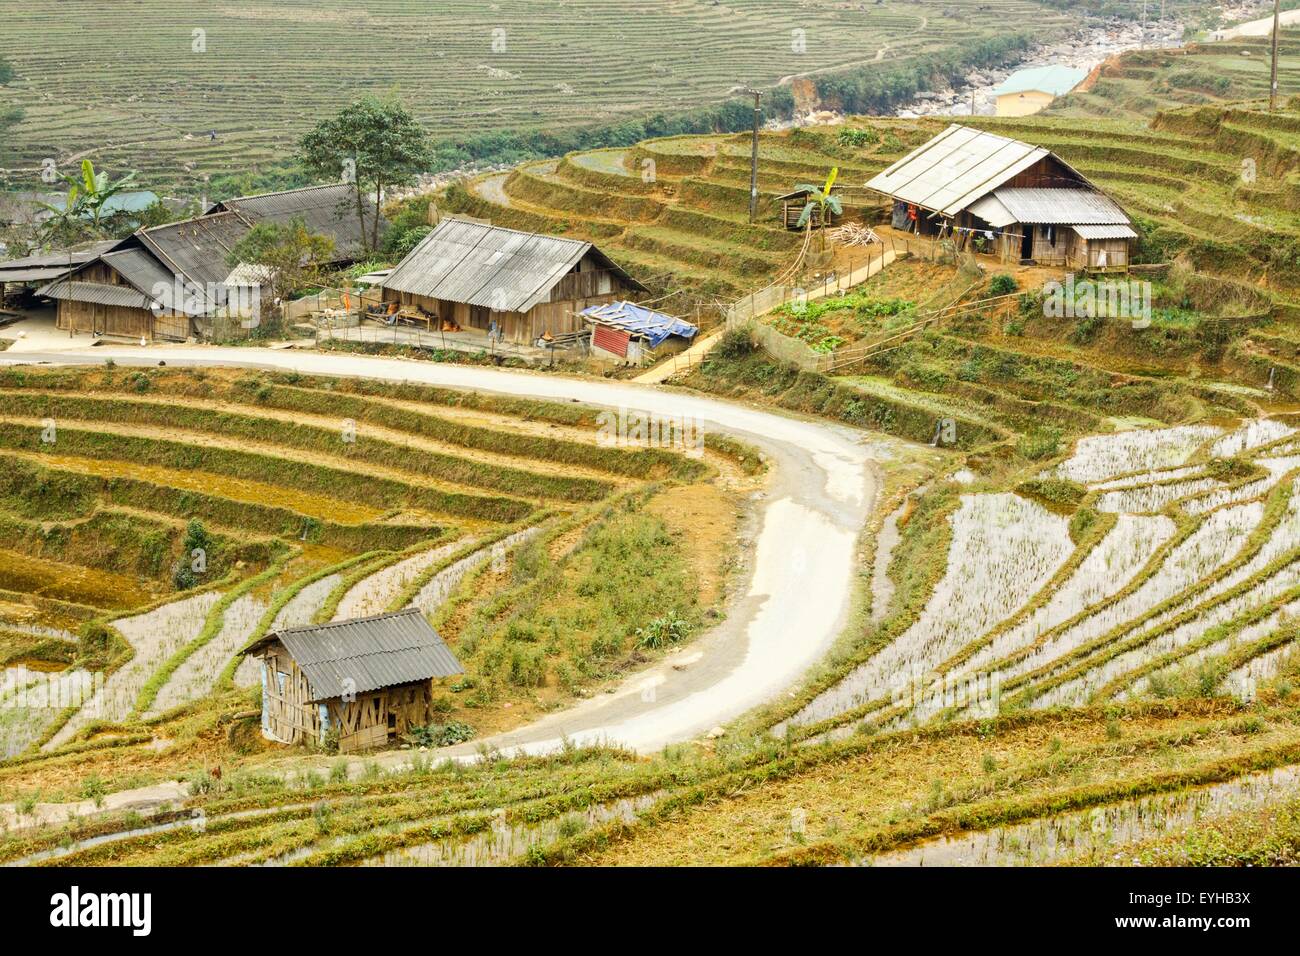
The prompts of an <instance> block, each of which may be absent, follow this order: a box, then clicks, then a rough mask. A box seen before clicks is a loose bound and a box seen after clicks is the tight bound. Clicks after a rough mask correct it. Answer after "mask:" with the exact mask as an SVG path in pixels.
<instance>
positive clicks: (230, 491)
mask: <svg viewBox="0 0 1300 956" xmlns="http://www.w3.org/2000/svg"><path fill="white" fill-rule="evenodd" d="M23 457H26V458H30V459H31V460H32V461H36V462H39V463H41V464H44V465H50V466H53V467H56V468H63V469H66V470H68V471H75V472H78V473H80V474H86V475H95V476H96V477H100V478H135V479H137V480H139V481H147V482H150V483H151V484H155V485H161V486H162V487H164V488H177V489H181V490H184V491H198V492H202V493H204V494H209V495H217V496H219V497H222V498H230V499H232V500H234V501H245V502H248V503H250V504H256V505H265V506H267V507H272V508H287V509H288V510H290V511H296V512H298V514H302V515H307V516H308V517H311V518H322V519H327V520H330V521H337V522H339V523H340V524H360V523H361V522H363V521H375V520H377V519H378V518H381V517H382V516H383V515H384V512H383V511H382V510H380V509H377V508H371V507H368V506H366V505H363V504H359V503H357V502H355V501H343V500H342V499H339V498H331V497H328V496H326V495H315V494H311V493H310V492H305V491H295V490H294V489H292V488H283V487H280V486H279V485H268V484H265V483H263V482H260V481H246V480H244V479H240V478H227V477H225V476H224V475H214V474H209V473H207V472H202V471H177V470H174V469H171V468H160V467H157V466H154V465H142V464H138V463H136V462H130V461H118V460H114V459H104V460H100V459H95V458H81V457H77V456H73V455H25V456H23Z"/></svg>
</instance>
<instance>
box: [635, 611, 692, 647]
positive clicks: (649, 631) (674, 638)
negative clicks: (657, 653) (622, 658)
mask: <svg viewBox="0 0 1300 956" xmlns="http://www.w3.org/2000/svg"><path fill="white" fill-rule="evenodd" d="M690 632H691V626H690V624H688V623H687V622H686V621H683V620H682V619H681V618H679V617H673V616H671V615H666V616H664V617H657V618H655V619H654V620H653V621H651V622H650V623H649V624H647V625H645V627H638V628H637V629H636V646H637V647H642V648H647V649H657V648H660V647H666V646H667V645H669V644H677V643H679V642H681V641H683V640H685V639H686V636H687V635H688V634H690Z"/></svg>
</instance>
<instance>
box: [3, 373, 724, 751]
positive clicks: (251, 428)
mask: <svg viewBox="0 0 1300 956" xmlns="http://www.w3.org/2000/svg"><path fill="white" fill-rule="evenodd" d="M0 391H3V392H4V393H5V408H6V411H5V414H4V416H3V422H0V432H2V433H3V434H2V437H0V457H2V458H3V459H4V461H5V468H6V472H7V477H6V479H5V482H4V489H3V490H4V499H3V502H0V529H3V541H0V545H3V547H4V548H5V552H6V553H9V554H12V555H13V559H12V562H11V563H10V564H4V565H0V587H3V588H6V589H8V590H7V592H6V593H9V594H12V595H13V596H14V599H13V601H12V602H10V603H2V604H0V631H3V633H4V634H6V635H8V637H7V644H6V659H7V660H10V661H13V662H15V666H18V667H22V668H27V670H20V671H15V672H14V674H15V676H14V677H13V678H12V679H7V682H6V685H5V687H6V692H10V691H17V690H18V689H19V688H20V686H21V684H22V682H23V681H25V680H28V679H29V678H28V677H25V676H23V675H26V674H32V673H37V672H36V671H34V670H32V668H36V667H40V668H41V672H44V671H52V672H56V673H63V672H65V671H66V672H67V673H69V674H71V673H74V672H77V671H78V670H80V669H83V668H84V669H86V670H90V671H95V672H98V673H101V674H103V675H104V679H103V684H102V687H97V688H94V692H93V694H91V695H89V698H88V699H84V700H82V699H78V700H76V701H73V702H71V703H69V704H67V705H56V704H51V705H50V706H34V707H32V708H6V711H5V720H4V722H3V723H2V724H0V731H2V732H3V735H4V741H3V743H4V754H5V755H6V756H9V757H12V756H14V755H16V754H17V753H19V752H20V751H28V752H36V750H37V749H43V750H44V752H47V753H56V754H57V753H59V752H61V751H62V749H63V748H65V747H67V746H73V747H76V746H77V745H78V744H79V743H84V741H85V740H87V739H99V738H101V737H104V738H105V739H120V738H122V737H123V736H125V737H127V738H129V737H130V736H131V735H132V734H134V733H138V732H140V731H141V729H142V728H149V727H150V726H155V725H157V724H158V722H160V721H161V722H163V723H166V722H167V721H168V720H169V719H170V718H172V717H173V716H174V715H176V714H178V713H186V712H196V709H197V712H211V710H212V708H216V709H217V710H218V711H220V710H221V709H222V708H223V707H228V706H229V705H230V704H231V703H232V702H236V706H237V702H238V701H240V700H242V699H244V698H245V697H246V694H247V691H245V690H242V689H238V688H247V687H250V686H252V685H254V684H255V683H256V681H257V680H258V676H257V674H256V671H255V670H254V669H252V668H251V667H250V666H247V665H242V666H241V658H242V651H243V649H244V648H245V647H246V646H247V645H248V644H249V643H250V642H252V641H253V640H255V639H257V638H258V637H260V636H261V635H263V634H265V633H267V632H268V631H270V630H271V629H274V628H281V627H288V626H294V625H300V624H305V623H310V622H312V621H327V620H338V619H344V618H352V617H361V616H366V615H371V614H378V613H383V612H385V611H389V610H396V609H399V608H401V607H404V606H406V605H407V604H415V605H416V606H418V607H420V608H421V609H422V610H423V611H424V612H425V613H426V614H430V615H432V614H434V613H435V612H437V611H438V610H439V609H440V608H441V607H442V605H443V604H444V603H445V602H447V601H448V599H450V598H451V597H452V596H453V595H456V594H457V593H458V588H460V587H461V584H462V582H463V581H464V580H465V579H466V577H467V576H483V575H486V576H487V577H488V578H489V579H491V580H492V581H497V580H498V578H499V577H500V576H502V575H512V576H513V577H512V578H511V580H514V581H516V582H520V581H524V580H527V575H526V574H525V573H524V572H521V571H519V570H512V568H513V566H514V562H515V556H516V554H517V553H519V552H520V551H521V549H523V548H524V547H525V545H526V544H527V543H528V542H529V541H531V540H532V539H533V538H534V537H537V536H539V535H540V536H542V537H541V538H540V539H539V540H546V541H551V540H565V541H572V540H573V539H572V536H573V535H579V536H581V535H584V534H586V535H592V536H594V538H595V539H596V540H599V536H600V534H601V533H602V530H603V529H605V528H606V526H607V524H608V523H609V522H610V520H611V519H610V515H611V514H612V512H610V511H608V509H610V508H611V507H614V505H615V503H618V507H619V508H620V509H624V510H625V511H626V512H627V514H628V515H629V516H630V515H634V514H640V510H641V508H642V507H643V506H644V505H645V504H646V503H647V502H650V501H653V499H654V497H655V496H656V494H658V493H659V490H660V489H661V488H667V487H671V488H676V487H681V486H686V487H690V486H692V485H693V484H694V483H696V482H699V481H701V480H704V479H707V478H710V477H711V476H714V475H715V474H716V466H715V464H713V463H712V461H713V459H716V460H717V461H719V462H722V463H723V465H724V467H725V468H727V469H730V470H734V471H736V472H737V473H738V474H739V473H740V469H739V468H738V467H737V466H736V465H735V464H728V463H727V462H728V461H730V460H729V459H726V458H725V457H718V456H716V455H714V454H713V453H710V457H709V458H706V459H699V458H696V457H687V456H686V455H684V454H681V453H679V452H676V451H673V450H670V449H662V448H654V447H615V446H610V445H606V444H601V442H600V441H599V439H598V435H597V432H596V424H597V423H596V421H595V418H594V413H592V412H590V411H586V410H579V409H577V408H569V407H565V406H558V405H547V404H545V403H530V402H521V401H512V400H492V399H487V398H467V397H466V396H464V395H460V394H456V393H451V392H443V391H440V390H438V389H430V388H419V387H414V386H379V385H368V384H367V383H363V382H361V383H355V382H354V383H348V384H347V385H339V384H336V383H334V382H320V381H313V380H309V379H304V378H302V377H300V376H297V375H275V376H271V375H259V374H251V373H249V374H236V373H224V372H216V373H207V372H183V371H174V372H173V371H166V370H159V369H156V370H149V371H144V372H129V373H119V372H117V371H116V370H115V369H113V368H112V367H111V365H110V366H107V367H105V368H103V369H99V370H91V371H79V372H72V371H44V372H40V371H38V372H30V371H19V370H9V371H7V372H6V373H5V374H4V375H3V376H0ZM629 520H630V519H629ZM645 520H647V521H648V520H650V519H648V518H647V519H645ZM196 535H197V537H196ZM584 540H585V539H584ZM663 542H664V543H662V544H657V545H655V546H654V547H650V548H648V549H647V557H655V558H656V559H662V555H661V554H660V552H659V551H656V550H655V548H656V547H658V548H660V549H663V548H667V547H669V544H668V542H667V539H663ZM192 546H196V547H197V550H195V551H191V550H190V549H191V547H192ZM568 547H569V548H570V549H571V550H572V549H574V546H573V544H572V543H570V544H569V545H568ZM576 550H578V551H581V548H580V547H579V548H577V549H576ZM196 555H197V556H198V563H197V564H196V563H195V557H196ZM557 555H558V552H557ZM546 566H547V563H546V562H545V561H541V562H539V561H538V560H537V559H534V560H533V565H531V567H532V568H533V570H532V572H530V573H532V574H537V573H540V572H541V571H542V570H544V569H545V568H546ZM182 572H184V573H182ZM548 573H549V574H556V573H560V572H559V571H558V569H557V571H553V572H548ZM38 575H44V578H42V579H41V580H44V579H45V578H48V580H49V582H50V583H49V584H48V585H41V581H40V580H37V576H38ZM115 582H130V586H127V585H126V584H122V585H120V586H119V584H118V583H115ZM535 584H536V582H535ZM636 624H637V622H636V620H635V619H633V620H630V621H629V622H628V624H627V626H636ZM447 633H448V637H449V639H452V640H453V643H454V631H448V632H447ZM484 636H486V635H484ZM484 636H481V637H480V641H482V640H483V637H484ZM10 645H12V646H10ZM74 647H75V648H77V649H76V650H72V651H70V649H71V648H74ZM628 650H629V648H623V649H622V653H627V651H628ZM460 653H461V654H462V655H463V656H465V657H466V661H467V663H468V661H469V659H470V658H471V657H472V655H473V653H474V649H473V648H467V647H461V648H460ZM554 653H555V654H559V653H560V652H559V651H558V650H556V651H555V652H554ZM566 653H567V652H566ZM573 653H575V654H576V653H578V652H577V651H576V650H574V651H573ZM601 653H602V654H604V655H606V657H607V658H608V659H609V660H610V661H616V660H618V659H619V653H620V652H619V650H618V649H617V648H615V647H614V646H607V647H605V648H604V649H603V650H602V652H601ZM560 656H561V658H564V655H563V654H561V655H560ZM492 660H495V658H492ZM572 662H573V663H574V664H582V665H583V666H584V667H587V666H588V664H589V663H590V662H587V661H585V659H583V658H580V657H575V658H573V661H572ZM509 663H510V662H509V659H508V658H507V660H506V665H507V672H508V669H509ZM537 664H538V666H540V667H541V670H539V671H538V672H537V674H538V680H542V679H543V678H544V677H545V665H544V664H543V663H542V661H540V660H539V661H538V662H537ZM565 666H569V665H568V664H566V665H565ZM602 666H603V665H602ZM470 667H471V670H473V665H470ZM596 670H598V668H597V669H591V670H589V673H590V674H595V673H596ZM500 680H501V678H500V677H499V676H492V674H491V672H489V671H487V670H484V671H482V672H479V673H476V674H472V675H471V677H469V678H467V679H466V685H467V686H468V687H475V686H476V685H477V687H478V691H477V694H478V696H477V698H476V707H478V708H479V709H480V710H483V711H485V712H486V715H487V716H486V719H487V720H488V721H489V723H492V722H496V723H501V722H504V723H505V724H508V723H509V722H510V720H511V718H512V715H511V714H510V713H509V712H508V709H509V706H510V705H509V703H508V700H509V698H510V696H511V694H512V693H515V692H518V689H519V688H518V687H515V685H512V684H510V682H509V680H505V683H504V684H500V685H498V681H500ZM568 680H569V683H567V684H566V685H565V686H566V688H567V690H564V691H560V690H556V691H554V693H557V694H559V693H569V692H571V691H572V690H573V689H574V687H576V686H578V684H580V683H581V680H582V679H580V678H577V677H576V675H575V676H574V677H570V678H568ZM520 686H524V685H520ZM512 687H515V689H514V691H512V690H511V689H510V688H512ZM494 688H495V689H494ZM85 696H86V695H83V697H85ZM503 702H504V703H505V704H506V711H504V712H501V713H498V711H500V706H499V705H500V704H501V703H503ZM526 711H527V708H524V707H521V708H519V709H518V711H517V714H519V715H520V716H519V719H523V715H524V714H525V712H526ZM471 717H473V715H471ZM473 719H475V720H478V719H479V718H473ZM516 722H517V721H516ZM494 725H495V724H494ZM145 732H146V733H148V732H149V731H148V730H147V729H145Z"/></svg>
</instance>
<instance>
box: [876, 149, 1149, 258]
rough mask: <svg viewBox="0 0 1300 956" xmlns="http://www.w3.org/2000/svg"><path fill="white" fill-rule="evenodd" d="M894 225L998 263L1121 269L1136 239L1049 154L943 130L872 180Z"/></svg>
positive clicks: (1113, 209) (1112, 209)
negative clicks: (890, 204)
mask: <svg viewBox="0 0 1300 956" xmlns="http://www.w3.org/2000/svg"><path fill="white" fill-rule="evenodd" d="M867 188H868V189H871V190H874V191H876V192H878V193H882V194H883V195H885V196H888V197H889V198H890V199H891V200H892V201H893V217H892V223H893V225H894V227H895V228H899V229H905V230H907V231H909V232H914V233H917V234H918V235H923V236H943V237H948V238H952V239H953V240H954V241H955V242H956V243H957V245H958V247H959V248H974V249H977V250H979V251H982V252H989V253H993V254H996V255H999V256H1000V257H1001V258H1002V259H1003V260H1004V261H1011V262H1025V263H1035V264H1038V265H1048V266H1064V267H1067V268H1070V269H1081V270H1088V271H1103V272H1114V271H1127V270H1128V267H1129V262H1130V260H1131V258H1132V254H1133V247H1134V244H1135V242H1136V240H1137V232H1135V231H1134V229H1133V226H1132V223H1131V221H1130V220H1129V217H1128V215H1127V214H1126V213H1125V212H1124V210H1123V209H1122V208H1120V206H1119V204H1118V203H1116V202H1115V201H1114V200H1113V199H1111V198H1110V197H1109V196H1108V195H1106V194H1105V193H1104V192H1103V191H1102V190H1100V189H1099V188H1097V187H1096V186H1094V185H1093V184H1092V183H1091V182H1089V181H1088V179H1087V178H1086V177H1084V176H1083V174H1081V173H1079V172H1078V171H1077V170H1075V169H1074V168H1073V167H1071V166H1070V165H1069V164H1068V163H1066V162H1065V161H1064V160H1062V159H1060V158H1059V157H1058V156H1056V155H1055V154H1054V153H1052V152H1051V151H1050V150H1047V149H1043V148H1042V147H1038V146H1031V145H1030V144H1028V143H1022V142H1020V141H1018V140H1014V139H1008V138H1007V137H1005V136H997V135H995V134H993V133H987V132H984V131H983V130H978V129H975V128H974V127H971V126H959V125H956V124H954V125H952V126H949V127H948V128H947V129H946V130H944V131H943V132H942V133H940V134H939V135H938V136H936V137H934V138H933V139H932V140H930V141H929V142H927V143H925V144H924V145H922V146H920V147H918V148H917V149H915V150H913V151H912V152H910V153H908V154H907V155H906V156H904V157H903V158H902V159H900V160H899V161H898V162H896V163H894V164H893V165H892V166H890V167H889V168H888V169H886V170H885V171H884V172H882V173H880V174H879V175H877V176H875V177H874V178H872V179H871V180H870V181H869V182H868V183H867Z"/></svg>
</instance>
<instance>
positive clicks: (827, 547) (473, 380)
mask: <svg viewBox="0 0 1300 956" xmlns="http://www.w3.org/2000/svg"><path fill="white" fill-rule="evenodd" d="M110 358H111V359H113V361H114V362H115V363H117V364H118V365H157V364H158V363H159V362H160V361H165V362H166V363H167V365H169V366H236V367H242V368H258V369H267V370H280V371H298V372H301V373H303V374H309V375H340V376H354V377H365V378H374V379H382V380H388V381H399V382H417V383H422V384H429V385H440V386H446V387H451V388H461V389H469V390H474V391H485V392H494V393H498V394H504V395H513V396H520V397H529V398H541V399H551V400H557V399H558V400H561V401H563V400H571V401H579V402H583V403H584V404H590V405H597V406H605V407H610V408H624V409H629V410H632V411H648V410H653V411H654V412H655V413H656V414H658V415H660V416H690V417H692V418H694V419H697V420H698V421H699V422H700V425H701V427H703V428H705V429H716V430H717V431H719V432H725V433H727V434H729V435H734V436H735V437H736V438H738V439H741V440H743V441H746V442H749V443H750V444H752V445H754V446H756V447H758V448H759V449H760V450H762V451H763V453H764V454H765V455H766V456H767V458H768V463H769V471H770V477H769V481H768V487H767V490H766V493H765V496H764V498H763V499H762V501H761V502H759V529H760V530H759V533H758V537H757V542H756V549H755V553H754V557H753V560H752V562H751V565H750V573H751V576H750V580H749V583H748V588H747V589H746V591H745V593H744V594H743V595H739V596H738V597H736V598H735V599H733V601H732V603H731V605H730V606H729V607H728V609H727V618H726V619H725V620H724V621H723V622H722V623H721V624H719V625H717V626H716V627H714V628H712V629H711V630H710V631H709V632H707V633H706V634H703V635H701V636H700V637H699V638H698V639H697V640H695V641H693V642H692V643H691V644H689V645H688V646H686V647H684V648H682V649H680V650H679V651H677V652H675V653H673V654H671V655H669V656H668V657H667V658H665V660H664V661H662V662H660V663H657V664H656V665H654V666H653V667H651V668H650V669H648V670H642V671H638V672H637V673H636V674H634V675H632V676H631V677H629V678H627V679H626V680H625V681H624V682H623V683H622V684H621V685H620V686H619V687H617V688H615V689H614V691H613V692H612V693H606V694H600V695H598V696H597V697H595V698H592V699H589V700H585V701H583V702H581V703H580V704H578V705H576V706H574V707H572V708H569V709H567V710H564V711H562V712H558V713H556V714H552V715H548V716H547V717H544V718H542V719H541V720H539V721H536V722H535V723H532V724H529V725H527V726H525V727H522V728H520V729H518V730H515V731H512V732H509V733H506V734H502V735H499V736H497V737H494V738H491V739H489V740H486V741H482V742H480V744H482V743H486V744H488V745H494V746H496V747H497V748H499V749H500V750H502V751H503V752H515V751H522V752H529V753H537V752H544V751H549V750H553V749H556V748H557V747H559V746H560V745H561V744H562V743H563V742H564V741H565V740H568V741H570V742H572V743H575V744H590V743H598V742H607V743H611V744H620V745H622V746H625V747H630V748H632V749H634V750H637V751H640V752H642V753H648V752H653V751H656V750H659V749H661V748H662V747H664V746H665V745H667V744H671V743H676V742H680V741H684V740H690V739H693V738H695V737H698V736H700V735H701V734H703V733H706V732H708V731H709V730H710V729H711V728H713V727H714V726H716V725H719V724H723V723H726V722H727V721H730V720H732V719H734V718H736V717H738V716H739V715H740V714H742V713H744V712H745V711H747V710H749V709H751V708H753V707H755V706H757V705H759V704H762V703H764V702H765V701H768V700H771V699H772V698H773V697H774V696H775V695H777V694H779V693H781V692H782V691H783V690H785V689H786V688H788V687H790V686H791V685H792V684H793V683H794V682H795V681H796V680H798V678H799V677H800V675H801V674H803V672H804V671H805V670H806V669H807V668H808V667H809V666H810V665H812V664H814V663H815V662H816V661H817V660H818V659H819V658H821V657H822V655H823V654H824V653H825V652H826V651H827V650H828V649H829V647H830V645H831V643H832V642H833V641H834V639H835V638H836V636H837V635H838V634H839V633H840V631H841V630H842V629H843V627H844V626H845V624H846V622H847V619H848V612H849V606H850V598H851V594H852V589H853V588H852V585H853V575H854V549H855V542H856V540H857V536H858V534H859V532H860V530H861V529H862V527H863V525H864V524H865V522H866V519H867V516H868V515H869V513H870V511H871V508H872V506H873V505H874V502H875V497H876V493H877V486H876V481H875V478H874V474H873V468H874V462H873V459H872V458H871V455H870V448H869V446H867V445H866V444H865V443H864V441H863V436H862V433H861V432H855V431H853V430H851V429H848V428H845V427H840V426H836V425H833V424H831V423H824V422H814V421H805V420H800V419H796V418H792V417H788V416H786V415H782V414H779V413H776V412H774V411H771V410H765V409H759V408H752V407H747V406H744V405H739V404H735V403H732V402H727V401H722V400H718V399H712V398H705V397H700V396H697V395H692V394H687V393H683V392H676V391H666V390H656V389H652V388H649V387H646V386H639V385H632V384H623V383H615V382H607V381H603V380H596V379H576V378H564V377H559V376H555V375H544V374H538V373H530V372H516V371H503V370H498V369H492V368H482V367H477V366H464V365H444V364H439V363H433V362H421V361H414V360H402V359H389V358H375V357H366V356H352V355H338V354H328V353H320V352H311V351H305V350H296V349H293V350H271V349H264V348H228V347H219V346H197V347H195V346H174V347H169V346H153V347H150V348H135V347H129V346H99V347H97V348H95V349H94V350H93V351H91V350H85V349H81V350H70V351H67V352H48V353H37V352H31V353H10V354H5V353H0V365H17V364H35V363H54V364H65V365H71V364H96V365H98V364H102V363H103V362H104V361H105V360H106V359H110ZM477 746H478V745H475V746H469V745H465V746H462V747H460V748H456V749H455V750H452V751H451V752H450V755H451V756H459V755H462V754H470V753H474V752H475V751H476V749H477Z"/></svg>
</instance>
